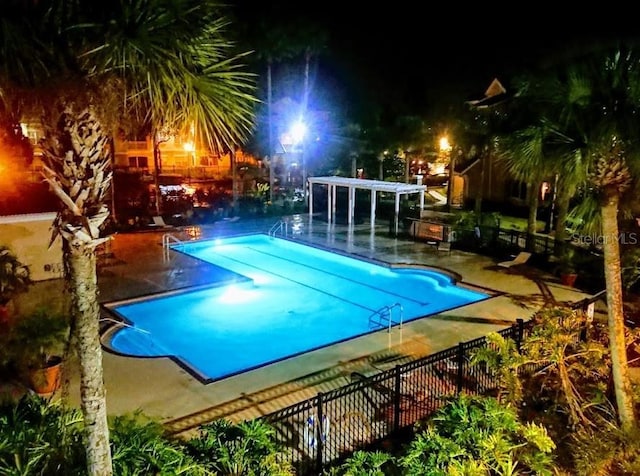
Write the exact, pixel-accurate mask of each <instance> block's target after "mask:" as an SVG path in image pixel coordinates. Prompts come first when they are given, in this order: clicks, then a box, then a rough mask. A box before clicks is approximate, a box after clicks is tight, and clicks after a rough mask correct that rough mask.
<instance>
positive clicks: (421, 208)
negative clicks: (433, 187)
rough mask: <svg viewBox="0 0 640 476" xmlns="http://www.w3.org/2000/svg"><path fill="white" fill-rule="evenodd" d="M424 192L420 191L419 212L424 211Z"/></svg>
mask: <svg viewBox="0 0 640 476" xmlns="http://www.w3.org/2000/svg"><path fill="white" fill-rule="evenodd" d="M424 192H425V191H424V190H420V210H424Z"/></svg>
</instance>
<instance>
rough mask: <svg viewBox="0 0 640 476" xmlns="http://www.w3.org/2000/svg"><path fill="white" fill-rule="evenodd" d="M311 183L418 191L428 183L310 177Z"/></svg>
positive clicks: (409, 191)
mask: <svg viewBox="0 0 640 476" xmlns="http://www.w3.org/2000/svg"><path fill="white" fill-rule="evenodd" d="M309 183H311V184H314V183H317V184H322V185H335V186H338V187H352V188H360V189H364V190H375V191H376V192H393V193H418V192H424V191H426V190H427V186H426V185H415V184H409V183H402V182H385V181H383V180H369V179H358V178H349V177H336V176H332V177H309Z"/></svg>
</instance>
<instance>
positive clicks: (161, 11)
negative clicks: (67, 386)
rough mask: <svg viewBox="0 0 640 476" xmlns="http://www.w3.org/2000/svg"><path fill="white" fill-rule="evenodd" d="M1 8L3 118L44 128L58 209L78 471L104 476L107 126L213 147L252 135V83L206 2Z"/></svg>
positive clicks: (108, 470)
mask: <svg viewBox="0 0 640 476" xmlns="http://www.w3.org/2000/svg"><path fill="white" fill-rule="evenodd" d="M10 7H12V8H9V6H6V8H7V10H8V11H10V12H11V14H12V15H11V16H3V17H2V18H1V19H0V38H2V39H3V41H2V43H0V101H1V105H2V110H3V112H5V111H15V110H16V109H17V108H18V107H19V108H20V110H21V111H28V110H30V111H31V113H32V115H34V116H39V117H42V118H43V120H44V124H43V125H44V128H45V131H46V133H47V135H46V141H45V142H44V144H43V149H44V152H45V161H46V168H45V178H46V180H47V181H48V182H49V184H50V186H51V188H52V190H53V191H54V192H55V194H56V195H57V197H58V198H59V200H60V205H61V206H60V211H59V213H58V216H57V218H56V220H55V222H54V231H53V237H52V238H55V237H56V236H58V235H60V236H61V237H62V238H63V252H64V254H63V256H64V263H65V278H66V279H67V282H68V287H69V291H70V293H71V309H70V314H71V319H72V327H73V330H74V333H73V337H74V341H75V342H76V346H77V350H78V356H79V360H80V373H81V375H80V379H81V381H80V387H81V397H82V410H83V416H84V420H85V428H86V437H87V465H88V472H89V474H96V475H98V474H99V475H110V474H112V465H111V456H110V451H109V433H108V426H107V410H106V396H105V390H104V384H103V375H102V352H101V347H100V342H99V335H98V320H99V306H98V299H97V278H96V276H97V273H96V258H95V248H96V247H97V246H98V245H99V244H100V243H102V242H103V241H104V240H105V239H107V238H106V237H104V236H101V235H102V233H103V230H102V225H103V223H104V221H105V219H106V218H107V216H108V208H107V206H106V201H105V200H106V192H107V190H108V189H109V186H110V182H111V171H110V167H111V157H110V148H109V147H108V142H109V140H108V139H109V135H110V133H111V131H113V130H114V127H113V123H114V122H116V121H117V120H118V118H119V117H120V114H123V113H134V114H136V115H137V117H139V118H142V119H143V120H146V121H149V123H151V124H160V125H165V124H167V125H169V126H171V127H175V128H177V129H179V128H182V127H186V126H187V124H195V127H197V128H198V129H199V130H200V131H201V136H202V137H204V138H205V139H206V141H207V143H208V144H209V145H210V146H211V147H212V148H214V149H222V148H224V147H225V146H226V145H229V144H233V143H237V142H240V141H242V140H243V139H244V137H245V136H246V134H247V133H248V131H249V130H250V128H251V124H252V118H253V114H252V107H251V106H252V103H253V102H254V98H253V96H252V88H253V85H252V80H251V77H250V76H249V75H247V74H246V73H244V72H242V70H241V65H240V64H239V63H238V61H237V60H238V58H237V57H233V56H230V55H229V53H230V46H229V45H228V44H226V43H225V42H224V27H225V26H226V22H225V21H224V19H223V17H222V16H221V12H220V11H219V10H218V9H217V5H216V4H215V3H213V2H211V1H206V0H204V1H201V0H132V1H127V2H118V1H114V2H109V5H105V4H104V3H97V4H93V3H91V4H87V3H86V2H81V1H79V0H78V1H62V0H60V1H59V0H46V1H45V0H40V1H38V2H23V1H20V0H14V1H12V5H11V6H10ZM116 105H117V106H118V107H117V108H115V106H116ZM27 107H29V108H30V109H27ZM105 125H106V127H105ZM52 242H53V240H52Z"/></svg>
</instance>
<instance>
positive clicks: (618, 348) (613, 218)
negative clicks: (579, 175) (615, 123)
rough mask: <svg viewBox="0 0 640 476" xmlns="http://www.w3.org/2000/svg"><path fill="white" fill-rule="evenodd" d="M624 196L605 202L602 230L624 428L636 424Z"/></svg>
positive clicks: (613, 358)
mask: <svg viewBox="0 0 640 476" xmlns="http://www.w3.org/2000/svg"><path fill="white" fill-rule="evenodd" d="M619 200H620V197H619V196H618V195H617V194H615V193H612V194H610V196H608V197H607V198H606V201H605V202H604V203H603V204H602V207H601V213H602V229H603V230H604V233H605V235H604V237H605V239H604V240H603V241H604V245H603V248H604V278H605V282H606V285H607V315H608V321H609V346H610V348H611V364H612V371H613V386H614V390H615V395H616V403H617V406H618V418H619V419H620V423H621V424H622V427H623V428H625V429H629V428H631V427H632V426H633V425H634V424H635V415H634V412H633V402H632V397H631V395H632V391H631V383H630V381H629V369H628V363H627V346H626V341H625V328H624V313H623V303H622V278H621V267H620V245H619V243H618V202H619Z"/></svg>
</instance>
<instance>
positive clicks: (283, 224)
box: [269, 220, 289, 237]
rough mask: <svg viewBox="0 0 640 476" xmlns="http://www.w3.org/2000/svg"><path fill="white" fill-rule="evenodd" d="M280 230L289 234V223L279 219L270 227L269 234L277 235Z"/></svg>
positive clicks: (281, 232)
mask: <svg viewBox="0 0 640 476" xmlns="http://www.w3.org/2000/svg"><path fill="white" fill-rule="evenodd" d="M283 230H284V231H283ZM278 232H280V234H281V235H283V236H287V235H288V234H289V224H288V223H287V222H286V221H284V220H279V221H278V222H276V223H274V224H273V226H272V227H271V228H269V236H272V237H273V236H276V234H277V233H278Z"/></svg>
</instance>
